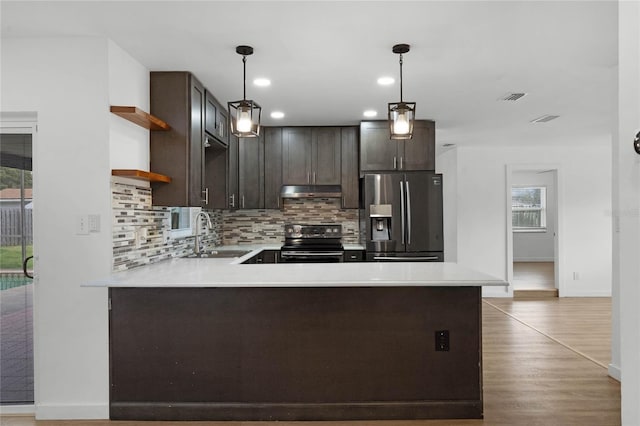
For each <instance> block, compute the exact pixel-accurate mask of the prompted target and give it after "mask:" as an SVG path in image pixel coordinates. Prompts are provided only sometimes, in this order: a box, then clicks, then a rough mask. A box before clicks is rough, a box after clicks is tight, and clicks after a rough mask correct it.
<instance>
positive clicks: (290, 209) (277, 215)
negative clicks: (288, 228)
mask: <svg viewBox="0 0 640 426" xmlns="http://www.w3.org/2000/svg"><path fill="white" fill-rule="evenodd" d="M283 201H284V206H283V209H282V210H235V211H229V210H224V213H223V215H222V220H223V226H222V232H223V241H224V244H227V245H235V244H257V243H258V244H259V243H266V244H268V243H280V242H283V241H284V235H283V234H284V231H283V230H284V224H285V223H303V224H318V223H339V224H342V234H343V236H342V242H343V243H344V244H357V243H359V242H360V231H359V229H360V225H359V220H358V210H356V209H342V208H341V206H340V199H336V198H315V199H304V200H297V199H284V200H283Z"/></svg>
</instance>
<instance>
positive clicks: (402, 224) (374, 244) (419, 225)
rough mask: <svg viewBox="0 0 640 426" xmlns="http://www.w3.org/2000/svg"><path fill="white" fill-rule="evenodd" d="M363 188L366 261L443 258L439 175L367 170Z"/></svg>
mask: <svg viewBox="0 0 640 426" xmlns="http://www.w3.org/2000/svg"><path fill="white" fill-rule="evenodd" d="M363 191H364V197H363V202H364V210H365V214H364V218H363V219H364V221H365V222H366V223H365V233H366V250H367V261H411V262H420V261H423V262H429V261H431V262H442V261H444V245H443V238H442V175H441V174H437V173H432V172H389V173H368V174H365V175H364V179H363Z"/></svg>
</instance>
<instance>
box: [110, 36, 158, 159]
mask: <svg viewBox="0 0 640 426" xmlns="http://www.w3.org/2000/svg"><path fill="white" fill-rule="evenodd" d="M108 48H109V105H127V106H137V107H138V108H141V109H142V110H143V111H146V112H149V70H147V69H146V68H145V67H144V66H143V65H142V64H140V63H139V62H138V61H136V60H135V59H134V58H133V57H131V55H129V54H128V53H127V52H125V51H124V50H122V49H121V48H120V46H118V45H117V44H115V43H114V42H113V41H109V42H108ZM109 127H110V133H109V145H110V151H111V168H112V169H139V170H147V171H148V170H149V130H147V129H145V128H143V127H140V126H138V125H136V124H133V123H131V122H129V121H127V120H125V119H123V118H121V117H118V116H117V115H115V114H110V115H109Z"/></svg>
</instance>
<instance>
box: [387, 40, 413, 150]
mask: <svg viewBox="0 0 640 426" xmlns="http://www.w3.org/2000/svg"><path fill="white" fill-rule="evenodd" d="M408 51H409V45H408V44H396V45H395V46H393V53H396V54H399V55H400V102H389V130H390V131H391V139H411V137H412V136H413V122H414V121H415V115H416V103H415V102H404V100H403V99H402V55H403V54H405V53H407V52H408Z"/></svg>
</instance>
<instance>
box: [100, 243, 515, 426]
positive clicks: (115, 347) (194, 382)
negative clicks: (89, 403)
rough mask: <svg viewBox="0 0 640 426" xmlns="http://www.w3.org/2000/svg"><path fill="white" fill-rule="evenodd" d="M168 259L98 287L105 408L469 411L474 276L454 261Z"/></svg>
mask: <svg viewBox="0 0 640 426" xmlns="http://www.w3.org/2000/svg"><path fill="white" fill-rule="evenodd" d="M255 254H256V251H254V252H253V253H250V254H248V255H246V256H243V257H241V258H236V259H187V258H176V259H172V260H168V261H163V262H159V263H156V264H153V265H150V266H146V267H142V268H136V269H132V270H128V271H124V272H118V273H114V274H113V275H111V276H110V277H109V278H108V279H105V280H101V281H96V282H93V283H89V284H87V285H88V286H99V287H105V286H106V287H109V288H110V289H109V292H110V307H111V308H110V336H109V339H110V364H111V371H110V383H111V398H110V417H111V419H114V420H121V419H142V420H336V419H426V418H481V417H482V413H483V405H482V360H481V353H482V338H481V336H482V333H481V290H482V286H503V285H506V283H505V282H504V281H502V280H499V279H497V278H494V277H491V276H489V275H486V274H482V273H479V272H475V271H472V270H469V269H466V268H463V267H461V266H459V265H457V264H454V263H401V264H396V263H354V262H351V263H350V262H346V263H337V264H263V265H242V264H240V263H241V262H242V261H244V260H245V259H247V258H249V257H250V256H253V255H255Z"/></svg>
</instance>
